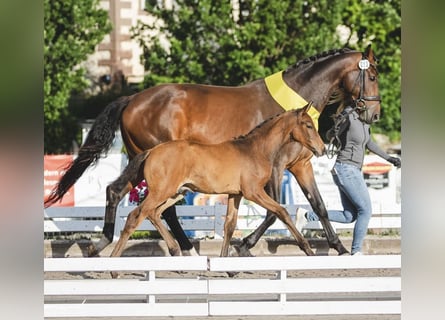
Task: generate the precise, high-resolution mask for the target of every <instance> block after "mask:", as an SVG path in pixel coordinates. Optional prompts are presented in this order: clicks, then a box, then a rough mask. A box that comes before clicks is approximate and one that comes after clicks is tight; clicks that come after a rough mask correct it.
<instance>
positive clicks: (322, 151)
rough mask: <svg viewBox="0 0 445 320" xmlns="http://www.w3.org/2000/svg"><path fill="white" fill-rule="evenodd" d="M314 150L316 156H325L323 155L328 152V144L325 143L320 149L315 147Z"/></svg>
mask: <svg viewBox="0 0 445 320" xmlns="http://www.w3.org/2000/svg"><path fill="white" fill-rule="evenodd" d="M312 152H313V153H314V155H315V156H316V157H321V156H323V155H325V154H326V146H325V145H324V144H323V147H322V148H320V149H318V148H314V149H313V150H312Z"/></svg>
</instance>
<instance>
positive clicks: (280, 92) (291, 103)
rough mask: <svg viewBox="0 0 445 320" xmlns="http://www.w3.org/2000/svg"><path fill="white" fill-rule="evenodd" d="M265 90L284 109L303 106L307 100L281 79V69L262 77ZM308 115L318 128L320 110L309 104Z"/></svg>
mask: <svg viewBox="0 0 445 320" xmlns="http://www.w3.org/2000/svg"><path fill="white" fill-rule="evenodd" d="M264 81H265V82H266V87H267V90H269V93H270V95H271V96H272V97H273V98H274V100H275V101H276V102H277V103H278V104H279V105H280V106H282V107H283V108H284V109H285V110H291V109H299V108H302V107H304V106H305V105H306V104H307V103H308V102H307V101H306V100H304V99H303V98H302V97H301V96H300V95H299V94H298V93H296V92H295V91H294V90H292V89H291V88H290V87H289V86H288V85H287V84H286V82H284V80H283V71H280V72H277V73H274V74H273V75H270V76H268V77H266V78H265V79H264ZM308 113H309V115H310V116H311V118H312V120H313V121H314V125H315V128H317V130H318V118H319V117H320V112H318V110H317V109H315V108H314V106H311V108H310V109H309V112H308Z"/></svg>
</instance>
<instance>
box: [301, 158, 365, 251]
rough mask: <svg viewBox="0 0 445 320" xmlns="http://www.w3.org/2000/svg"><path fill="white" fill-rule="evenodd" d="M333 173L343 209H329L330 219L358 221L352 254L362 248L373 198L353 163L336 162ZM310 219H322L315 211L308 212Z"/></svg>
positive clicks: (343, 221) (346, 221)
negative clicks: (334, 172)
mask: <svg viewBox="0 0 445 320" xmlns="http://www.w3.org/2000/svg"><path fill="white" fill-rule="evenodd" d="M334 169H335V171H336V172H337V174H332V177H333V178H334V182H335V184H336V185H337V187H338V189H339V191H340V197H341V203H342V205H343V211H339V210H329V211H328V218H329V220H330V221H334V222H341V223H351V222H354V221H356V223H355V226H354V233H353V239H352V248H351V254H354V253H356V252H357V251H361V250H362V245H363V240H364V239H365V236H366V233H367V231H368V224H369V220H370V219H371V215H372V206H371V198H370V197H369V192H368V187H367V186H366V183H365V180H364V179H363V174H362V172H361V170H360V169H359V168H357V167H355V166H353V165H350V164H346V163H340V162H336V163H335V165H334ZM306 216H307V219H308V220H309V221H318V220H320V219H319V218H318V216H317V215H316V214H315V212H308V213H307V215H306Z"/></svg>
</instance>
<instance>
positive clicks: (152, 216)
mask: <svg viewBox="0 0 445 320" xmlns="http://www.w3.org/2000/svg"><path fill="white" fill-rule="evenodd" d="M151 196H152V197H153V198H150V200H152V199H153V200H154V201H150V202H149V203H147V218H148V219H149V220H150V222H151V223H152V224H153V225H154V226H155V227H156V230H158V231H159V233H160V234H161V236H162V238H163V239H164V241H165V242H166V244H167V247H168V251H169V253H170V254H171V255H172V256H180V255H181V250H180V246H179V245H178V243H177V242H176V241H175V239H174V238H173V237H172V235H171V234H170V232H169V231H168V229H167V228H166V227H165V226H164V224H163V223H162V220H161V214H162V211H164V209H165V208H166V207H170V206H172V205H174V204H175V203H176V202H177V201H179V200H181V199H182V198H183V195H182V194H178V195H175V196H174V197H172V198H169V199H167V200H166V201H164V202H163V203H161V204H160V205H158V203H159V201H156V199H158V198H157V196H156V195H154V194H152V195H150V197H151Z"/></svg>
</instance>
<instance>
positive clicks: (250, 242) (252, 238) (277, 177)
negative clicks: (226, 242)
mask: <svg viewBox="0 0 445 320" xmlns="http://www.w3.org/2000/svg"><path fill="white" fill-rule="evenodd" d="M282 173H283V170H281V169H276V168H273V174H272V177H271V179H270V181H269V182H268V183H267V184H266V187H265V190H266V192H267V194H268V195H270V196H271V197H272V198H273V199H274V200H275V201H276V202H279V201H280V197H281V180H282ZM276 220H277V216H276V215H275V214H274V213H273V212H271V211H270V210H267V214H266V219H265V220H264V221H263V222H262V223H261V224H260V225H259V226H258V228H256V229H255V230H254V231H253V232H252V233H251V234H249V235H248V236H247V237H245V238H244V239H243V240H242V243H241V245H240V246H239V247H238V251H239V255H240V256H243V257H245V256H252V254H251V253H250V251H249V249H251V248H253V247H254V246H255V245H256V243H257V242H258V240H260V238H261V236H262V235H263V234H264V232H266V230H267V229H268V228H269V227H270V226H271V225H273V224H274V223H275V221H276Z"/></svg>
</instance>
